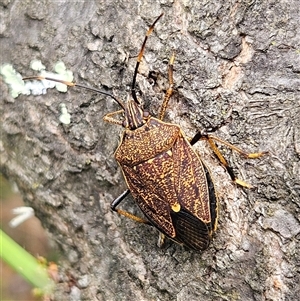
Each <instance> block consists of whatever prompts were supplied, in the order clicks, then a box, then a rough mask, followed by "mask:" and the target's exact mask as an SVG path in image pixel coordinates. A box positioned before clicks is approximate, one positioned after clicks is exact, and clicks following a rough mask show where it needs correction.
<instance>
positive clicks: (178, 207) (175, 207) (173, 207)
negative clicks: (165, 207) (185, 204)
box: [171, 203, 180, 212]
mask: <svg viewBox="0 0 300 301" xmlns="http://www.w3.org/2000/svg"><path fill="white" fill-rule="evenodd" d="M171 208H172V210H173V211H174V212H179V211H180V204H179V203H175V204H174V205H172V206H171Z"/></svg>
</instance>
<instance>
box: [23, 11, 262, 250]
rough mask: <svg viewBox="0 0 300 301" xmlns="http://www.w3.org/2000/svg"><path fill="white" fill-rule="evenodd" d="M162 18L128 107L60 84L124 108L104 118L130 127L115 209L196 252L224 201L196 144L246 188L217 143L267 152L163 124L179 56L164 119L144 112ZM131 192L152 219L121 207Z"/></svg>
mask: <svg viewBox="0 0 300 301" xmlns="http://www.w3.org/2000/svg"><path fill="white" fill-rule="evenodd" d="M161 16H162V14H161V15H160V16H159V17H158V18H157V19H156V20H155V21H154V23H153V24H152V25H151V26H150V28H149V29H148V31H147V34H146V36H145V39H144V42H143V45H142V48H141V50H140V53H139V55H138V58H137V63H136V67H135V72H134V76H133V81H132V87H131V94H132V98H131V99H129V100H128V101H127V102H126V103H125V104H124V103H123V102H122V101H120V100H118V99H117V98H115V97H114V96H112V95H109V94H107V93H105V92H102V91H99V90H97V89H93V88H89V87H86V86H82V85H79V84H75V83H70V82H64V81H60V80H55V81H59V82H62V83H65V84H66V85H69V86H79V87H83V88H86V89H89V90H93V91H97V92H99V93H101V94H105V95H109V96H110V97H112V98H113V99H114V100H115V101H116V102H117V103H118V104H119V105H120V107H121V108H122V110H120V111H117V112H111V113H108V114H107V115H106V116H105V117H104V120H105V121H107V122H111V123H115V124H118V125H121V126H123V127H124V128H125V130H124V133H123V136H122V138H121V142H120V144H119V146H118V148H117V150H116V152H115V158H116V160H117V162H118V163H119V165H120V167H121V169H122V172H123V175H124V178H125V181H126V183H127V186H128V190H126V191H125V192H124V193H122V194H121V195H120V196H119V197H118V198H116V199H115V200H114V201H113V202H112V204H111V208H112V210H114V211H116V212H118V213H119V214H121V215H124V216H126V217H129V218H131V219H133V220H135V221H138V222H142V223H147V224H151V225H153V226H154V227H156V228H157V229H158V230H159V231H160V232H161V233H162V234H163V235H166V236H167V237H169V238H171V239H172V240H174V241H176V242H177V243H179V244H183V245H185V246H187V247H189V248H191V249H194V250H204V249H206V248H207V247H208V245H209V243H210V241H211V239H212V235H213V233H214V231H215V230H216V228H217V220H218V198H217V193H216V191H215V187H214V183H213V180H212V177H211V175H210V172H209V170H208V168H207V167H206V166H205V165H204V164H203V162H202V160H201V158H200V157H199V155H198V154H197V153H196V152H195V150H194V149H193V147H192V145H193V144H195V143H196V142H197V141H199V140H200V139H205V140H207V141H208V142H209V144H210V146H211V147H212V149H213V150H214V152H215V154H216V155H217V157H218V158H219V160H220V161H221V163H223V164H224V166H225V167H226V168H227V170H228V172H229V174H230V176H231V178H232V180H234V181H235V182H237V183H238V184H240V185H242V186H246V187H249V186H250V185H248V184H246V183H245V182H243V181H241V180H238V179H236V178H235V176H234V174H233V172H232V169H231V168H230V167H229V166H228V164H227V162H226V160H225V159H224V157H223V156H222V155H221V153H220V151H219V150H218V148H217V146H216V144H215V142H214V141H218V142H220V143H223V144H225V145H227V146H229V147H230V148H232V149H234V150H235V151H237V152H239V153H240V154H242V155H244V156H245V157H248V158H257V157H260V156H262V155H263V154H264V153H254V154H247V153H245V152H243V151H242V150H240V149H239V148H236V147H235V146H233V145H231V144H229V143H227V142H225V141H223V140H221V139H219V138H217V137H214V136H211V135H203V134H201V133H200V132H198V133H197V134H196V135H195V137H194V138H193V139H191V140H189V139H188V138H187V137H186V136H185V134H184V133H183V131H182V129H181V128H180V127H179V126H178V125H175V124H171V123H166V122H164V121H162V120H163V118H164V115H165V112H166V108H167V105H168V102H169V99H170V97H171V95H172V92H173V63H174V54H173V55H172V56H171V59H170V63H169V88H168V90H167V92H166V95H165V98H164V101H163V104H162V107H161V111H160V114H159V118H154V117H152V116H150V115H149V113H147V112H146V111H144V110H143V107H142V105H141V103H140V101H139V100H138V98H137V95H136V91H135V84H136V77H137V73H138V68H139V64H140V62H141V60H142V57H143V53H144V49H145V45H146V41H147V39H148V36H149V35H150V34H151V32H152V31H153V29H154V26H155V24H156V22H157V21H158V20H159V19H160V18H161ZM36 78H39V79H45V78H42V77H35V79H36ZM26 79H29V78H26ZM46 79H48V78H46ZM50 80H53V79H50ZM120 113H123V114H124V119H123V120H120V119H115V118H114V115H118V114H120ZM129 193H131V194H132V196H133V198H134V199H135V201H136V202H137V204H138V205H139V207H140V209H141V210H142V212H143V213H144V215H145V216H146V218H147V219H142V218H140V217H137V216H135V215H133V214H131V213H129V212H126V211H123V210H120V209H117V206H118V205H119V204H120V202H121V201H122V200H124V199H125V198H126V196H127V195H128V194H129Z"/></svg>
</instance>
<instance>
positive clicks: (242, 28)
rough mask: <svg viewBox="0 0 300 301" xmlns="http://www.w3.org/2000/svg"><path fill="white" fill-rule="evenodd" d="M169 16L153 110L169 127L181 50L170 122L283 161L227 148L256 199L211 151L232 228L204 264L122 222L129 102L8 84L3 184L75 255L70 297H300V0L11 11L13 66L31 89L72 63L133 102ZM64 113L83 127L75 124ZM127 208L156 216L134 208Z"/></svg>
mask: <svg viewBox="0 0 300 301" xmlns="http://www.w3.org/2000/svg"><path fill="white" fill-rule="evenodd" d="M222 2H223V3H222ZM161 12H164V16H163V18H162V19H160V21H159V22H158V23H157V24H156V27H155V30H154V32H153V33H152V35H151V36H150V37H149V40H148V42H147V45H146V50H145V55H144V59H143V64H142V65H141V68H140V72H139V75H138V78H137V87H138V94H139V95H140V97H141V98H142V99H143V101H144V102H145V107H146V108H147V109H148V110H149V111H150V112H151V114H152V115H154V116H156V115H157V113H158V111H159V107H160V104H161V102H162V99H163V95H164V91H165V89H166V87H167V84H168V77H167V62H168V60H169V58H170V56H171V54H172V51H173V50H174V51H175V63H174V80H175V92H174V95H173V97H172V99H171V101H170V106H169V108H168V111H167V116H166V121H168V122H172V123H175V124H179V125H180V126H181V127H182V129H183V130H184V131H185V133H186V134H187V136H188V137H192V136H193V134H195V133H196V131H197V130H203V129H206V130H209V129H211V128H218V130H217V131H216V133H215V135H216V136H219V137H220V138H222V139H224V140H227V141H229V142H231V143H233V144H235V145H236V146H238V147H241V148H242V149H244V150H246V151H247V152H256V151H264V150H268V151H270V154H269V155H266V156H264V157H262V158H259V159H252V160H251V159H245V158H241V157H240V156H239V155H237V154H236V153H232V152H231V151H230V150H227V149H226V148H225V149H223V147H222V150H223V151H224V152H225V156H226V158H227V159H228V161H229V163H230V165H231V166H233V167H234V171H235V173H236V174H237V175H238V178H240V179H243V180H245V181H246V182H248V183H251V184H252V185H253V186H254V189H244V188H241V187H237V186H236V185H234V184H233V183H231V181H230V177H229V175H228V174H227V173H226V172H225V169H224V167H223V166H221V165H220V164H219V162H218V161H217V160H216V158H215V156H214V154H213V152H212V151H211V149H210V148H209V146H208V145H207V143H204V142H203V143H202V142H201V143H197V144H196V146H195V147H196V149H197V150H198V151H199V153H200V154H201V156H202V158H203V161H204V162H205V163H206V164H207V166H208V167H209V168H210V170H211V172H212V176H213V178H214V181H215V184H216V187H217V190H218V195H219V199H220V206H219V227H218V230H217V232H216V235H215V237H214V240H213V242H212V243H211V245H210V247H209V248H208V249H207V250H206V251H204V252H202V253H197V252H193V251H190V250H186V249H185V248H183V247H181V246H180V245H177V244H175V243H173V242H170V241H168V242H167V245H166V246H165V247H164V248H162V249H160V248H158V247H157V246H156V241H157V233H158V232H157V231H156V229H155V228H152V227H150V226H147V225H142V224H137V223H135V222H133V221H132V220H130V219H126V218H125V217H122V216H119V215H118V214H116V213H113V212H112V211H111V210H110V202H111V201H112V200H113V199H114V198H115V197H117V196H118V195H119V194H120V193H122V192H123V191H124V190H125V189H126V184H125V182H124V180H123V177H122V174H121V171H120V168H119V167H118V164H117V163H116V161H115V160H114V150H115V149H116V147H117V145H118V141H119V136H120V133H121V132H122V127H119V126H117V125H114V124H107V123H105V122H104V121H103V120H102V117H103V116H104V115H105V114H106V113H108V112H112V111H116V110H118V109H119V108H118V105H117V104H116V103H114V102H113V100H112V99H111V98H108V97H104V96H103V95H99V94H95V93H92V92H89V91H86V90H82V89H81V90H80V89H79V88H70V89H69V90H68V92H67V93H66V94H63V93H59V92H57V91H54V90H48V93H47V94H46V95H41V96H25V95H22V96H19V97H18V98H16V99H13V98H12V97H11V96H10V95H9V91H8V88H7V86H6V85H5V84H4V83H3V82H1V93H2V97H1V100H0V101H1V106H0V108H1V171H2V172H3V173H4V175H6V176H7V177H9V178H11V179H13V180H14V181H15V182H16V183H17V185H18V187H19V188H20V190H21V192H22V194H23V196H24V200H25V202H26V203H27V204H28V205H30V206H32V207H33V208H34V210H35V213H36V215H37V217H38V218H40V220H41V221H42V223H43V225H44V227H45V228H46V229H47V230H48V231H49V232H50V233H51V236H52V238H53V240H54V241H56V242H57V243H58V245H59V246H60V248H61V250H62V253H63V254H64V255H65V260H64V261H63V262H61V263H60V268H61V275H62V280H63V283H62V284H61V285H58V286H57V292H56V293H55V296H54V299H55V300H80V297H81V300H106V301H107V300H132V301H141V300H145V301H148V300H161V301H163V300H168V301H170V300H177V301H179V300H180V301H181V300H182V301H184V300H189V301H193V300H194V301H198V300H214V301H216V300H243V301H247V300H298V298H299V295H300V284H299V283H300V267H299V262H300V251H299V233H300V223H299V211H300V206H299V195H300V180H299V179H300V163H299V162H300V160H299V155H300V132H299V124H300V118H299V116H300V109H299V107H300V96H299V87H300V79H299V73H300V58H299V49H300V48H299V47H300V45H299V41H300V30H299V23H300V14H299V1H297V0H291V1H289V2H286V1H284V0H279V1H273V2H272V1H268V0H263V1H252V2H251V1H250V2H248V1H221V2H219V1H202V0H201V1H188V0H187V1H180V0H179V1H166V0H164V1H159V2H153V1H148V0H144V1H110V0H106V1H101V0H98V1H47V0H43V1H2V3H1V27H0V28H1V32H0V34H1V64H3V63H11V64H13V66H14V67H15V69H16V70H17V71H18V72H20V73H21V74H22V75H24V76H25V75H33V71H30V69H29V63H30V61H31V60H33V59H40V60H41V61H42V63H43V64H44V65H46V66H47V69H51V68H52V66H53V65H54V64H55V63H56V62H57V61H63V62H64V63H65V64H66V66H67V68H68V69H70V70H72V71H73V72H74V74H75V78H76V82H78V83H79V82H80V83H82V84H85V85H90V86H92V87H98V88H99V89H101V90H105V91H107V92H109V93H113V94H114V95H116V96H117V97H119V98H120V99H122V100H126V99H127V95H128V92H129V87H130V84H131V81H132V76H133V71H134V67H135V63H136V56H137V54H138V51H139V49H140V47H141V45H142V41H143V39H144V35H145V33H146V30H147V29H148V27H149V25H150V24H151V23H152V22H153V21H154V19H155V18H156V17H157V16H158V15H159V14H160V13H161ZM62 103H64V104H65V105H66V107H67V109H68V112H69V113H70V114H71V123H70V124H69V125H64V124H61V123H60V121H59V116H60V114H61V111H60V110H61V107H60V106H61V104H62ZM120 206H121V208H123V209H124V210H128V211H130V212H132V213H135V214H137V215H139V216H142V214H141V212H140V211H139V209H138V208H137V205H136V204H135V203H134V201H133V199H132V198H131V197H128V198H127V199H126V201H124V202H123V203H122V204H121V205H120ZM70 274H71V275H72V277H74V279H75V283H74V284H73V285H72V286H71V290H70V291H69V292H67V291H66V290H65V285H66V282H67V281H68V277H69V276H68V275H70ZM297 296H298V297H297ZM72 298H73V299H72ZM76 298H77V299H76Z"/></svg>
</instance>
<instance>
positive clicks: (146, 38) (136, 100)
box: [131, 13, 164, 104]
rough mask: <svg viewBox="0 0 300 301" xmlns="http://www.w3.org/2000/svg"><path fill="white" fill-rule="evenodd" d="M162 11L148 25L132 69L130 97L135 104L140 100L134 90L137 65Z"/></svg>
mask: <svg viewBox="0 0 300 301" xmlns="http://www.w3.org/2000/svg"><path fill="white" fill-rule="evenodd" d="M163 14H164V13H162V14H160V15H159V16H158V17H157V18H156V20H155V21H154V22H153V24H152V25H151V26H150V27H149V29H148V31H147V33H146V35H145V39H144V42H143V45H142V48H141V50H140V52H139V55H138V58H137V62H136V65H135V70H134V74H133V80H132V85H131V95H132V98H133V100H134V101H135V102H136V103H137V104H140V102H139V101H138V99H137V96H136V91H135V84H136V77H137V73H138V69H139V65H140V62H141V60H142V58H143V55H144V50H145V45H146V42H147V40H148V37H149V36H150V34H151V33H152V31H153V29H154V26H155V24H156V22H157V21H158V20H159V19H160V18H161V17H162V15H163Z"/></svg>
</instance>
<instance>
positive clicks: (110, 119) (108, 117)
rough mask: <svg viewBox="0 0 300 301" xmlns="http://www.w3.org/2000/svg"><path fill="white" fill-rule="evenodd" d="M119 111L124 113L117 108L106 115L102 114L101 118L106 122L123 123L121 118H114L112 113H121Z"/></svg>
mask: <svg viewBox="0 0 300 301" xmlns="http://www.w3.org/2000/svg"><path fill="white" fill-rule="evenodd" d="M121 113H124V110H118V111H115V112H110V113H107V114H106V115H104V117H103V120H104V121H106V122H109V123H113V124H118V125H123V121H122V120H118V119H115V118H114V117H113V116H114V115H118V114H121Z"/></svg>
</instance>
